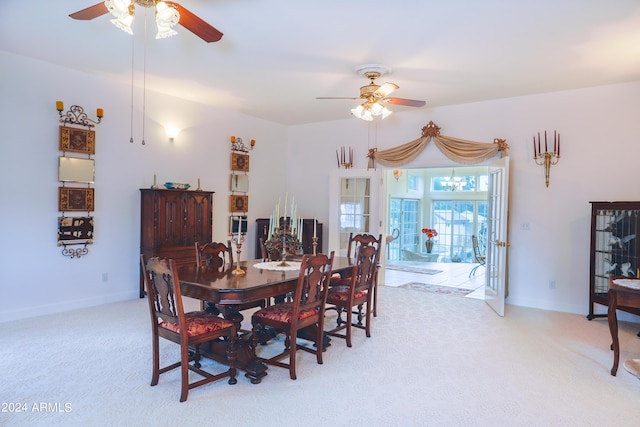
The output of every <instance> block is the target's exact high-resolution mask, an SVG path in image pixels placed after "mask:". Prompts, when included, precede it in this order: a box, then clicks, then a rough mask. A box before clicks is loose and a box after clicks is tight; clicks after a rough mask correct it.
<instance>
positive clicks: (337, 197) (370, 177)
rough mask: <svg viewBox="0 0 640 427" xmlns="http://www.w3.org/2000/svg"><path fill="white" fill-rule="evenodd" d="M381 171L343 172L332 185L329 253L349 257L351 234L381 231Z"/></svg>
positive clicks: (336, 174) (334, 174)
mask: <svg viewBox="0 0 640 427" xmlns="http://www.w3.org/2000/svg"><path fill="white" fill-rule="evenodd" d="M380 187H381V180H380V172H378V171H375V170H368V171H367V170H354V169H339V170H335V171H332V173H331V176H330V183H329V194H330V197H331V200H330V202H329V252H330V251H335V254H336V256H347V245H348V243H349V234H350V233H353V234H359V233H368V234H372V235H374V236H376V237H377V236H378V235H379V234H380V233H381V232H380V229H381V228H380Z"/></svg>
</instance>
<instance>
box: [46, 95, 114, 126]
mask: <svg viewBox="0 0 640 427" xmlns="http://www.w3.org/2000/svg"><path fill="white" fill-rule="evenodd" d="M56 110H58V115H59V116H60V123H63V124H64V125H65V126H66V125H67V124H72V125H81V126H86V127H88V128H89V129H91V128H92V127H95V125H97V124H100V122H101V121H102V117H104V110H103V109H102V108H98V109H97V110H96V115H97V116H98V120H92V119H90V118H89V117H88V116H87V113H85V112H84V109H83V108H82V107H81V106H79V105H72V106H71V108H70V109H69V110H68V111H67V112H66V113H63V111H64V103H63V102H62V101H56Z"/></svg>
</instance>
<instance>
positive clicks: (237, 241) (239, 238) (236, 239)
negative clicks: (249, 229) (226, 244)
mask: <svg viewBox="0 0 640 427" xmlns="http://www.w3.org/2000/svg"><path fill="white" fill-rule="evenodd" d="M231 242H232V243H235V245H236V256H237V257H238V260H237V261H236V268H235V270H233V271H232V272H231V274H233V275H234V276H242V275H245V274H247V272H246V271H244V270H243V269H241V268H240V254H241V253H242V244H243V243H244V235H243V234H239V235H235V236H231Z"/></svg>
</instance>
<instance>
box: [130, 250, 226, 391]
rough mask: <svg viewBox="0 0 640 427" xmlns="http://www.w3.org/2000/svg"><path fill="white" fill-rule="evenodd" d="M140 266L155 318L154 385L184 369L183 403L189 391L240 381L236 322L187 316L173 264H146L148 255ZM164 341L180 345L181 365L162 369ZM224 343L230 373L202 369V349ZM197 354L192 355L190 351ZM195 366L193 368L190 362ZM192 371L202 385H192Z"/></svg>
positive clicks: (201, 314)
mask: <svg viewBox="0 0 640 427" xmlns="http://www.w3.org/2000/svg"><path fill="white" fill-rule="evenodd" d="M140 263H141V265H142V271H143V273H144V277H145V284H146V288H147V295H148V300H149V312H150V314H151V333H152V345H153V355H152V356H153V374H152V379H151V385H152V386H154V385H156V384H158V380H159V378H160V374H163V373H165V372H167V371H170V370H172V369H175V368H177V367H180V368H181V377H182V392H181V394H180V402H184V401H185V400H187V395H188V393H189V390H190V389H192V388H195V387H199V386H201V385H204V384H208V383H210V382H212V381H216V380H219V379H222V378H226V377H229V381H228V382H229V384H235V383H236V382H237V380H236V367H235V366H236V355H237V349H236V341H237V331H236V327H235V325H234V324H233V322H231V321H229V320H225V319H223V318H221V317H218V316H216V315H215V314H212V313H207V312H203V311H196V312H191V313H185V312H184V308H183V305H182V294H181V292H180V281H179V280H180V279H179V278H178V274H177V272H176V270H175V267H174V264H173V260H167V259H161V258H150V259H149V261H148V262H145V258H144V255H141V256H140ZM160 337H162V338H165V339H167V340H169V341H172V342H174V343H176V344H179V345H180V361H179V362H176V363H173V364H171V365H168V366H165V367H163V368H160ZM219 339H224V340H226V341H227V351H226V356H227V362H228V363H229V369H228V370H226V371H224V372H221V373H218V374H212V373H210V372H206V371H204V370H202V369H201V365H200V345H201V344H203V343H206V342H209V341H213V340H219ZM190 346H191V347H193V348H194V349H195V351H194V352H193V354H191V355H190V354H189V347H190ZM192 361H193V362H194V364H193V365H190V364H189V362H192ZM189 371H193V372H196V373H198V374H200V375H202V376H203V377H204V379H202V380H200V381H196V382H193V383H189Z"/></svg>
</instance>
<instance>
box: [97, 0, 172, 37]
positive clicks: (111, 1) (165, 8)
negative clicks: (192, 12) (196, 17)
mask: <svg viewBox="0 0 640 427" xmlns="http://www.w3.org/2000/svg"><path fill="white" fill-rule="evenodd" d="M135 4H139V5H140V6H143V7H154V6H155V8H156V25H157V27H158V33H157V34H156V38H157V39H163V38H165V37H171V36H175V35H176V34H178V33H177V32H176V31H174V30H173V29H171V27H173V26H174V25H176V24H177V23H178V21H179V20H180V13H179V12H178V9H177V8H176V7H175V6H174V5H168V4H167V3H165V2H164V1H160V0H105V2H104V5H105V6H106V8H107V10H108V11H109V13H111V15H113V16H114V17H115V19H112V20H111V23H112V24H113V25H115V26H116V27H118V28H120V29H121V30H122V31H124V32H126V33H128V34H131V35H133V28H132V26H133V17H134V16H135V13H136V12H135Z"/></svg>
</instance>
